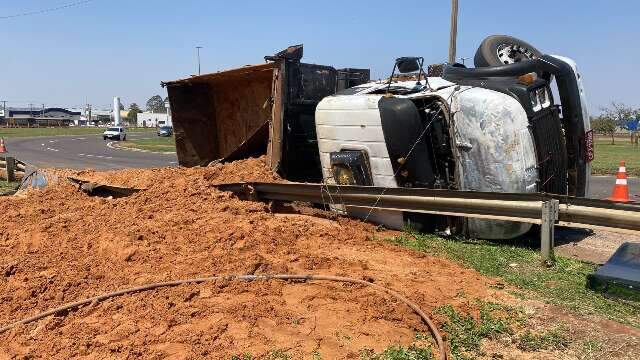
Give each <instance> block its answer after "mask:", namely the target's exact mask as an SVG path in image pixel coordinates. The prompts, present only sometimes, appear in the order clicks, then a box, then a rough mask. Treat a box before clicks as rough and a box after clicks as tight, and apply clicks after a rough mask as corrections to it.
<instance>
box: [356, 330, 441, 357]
mask: <svg viewBox="0 0 640 360" xmlns="http://www.w3.org/2000/svg"><path fill="white" fill-rule="evenodd" d="M428 339H430V337H429V336H428V335H422V334H417V335H416V338H415V339H414V341H413V343H412V344H411V345H409V346H407V347H403V346H400V345H391V346H389V347H388V348H386V349H385V350H384V351H383V352H382V353H380V354H377V353H376V352H375V351H373V350H372V349H363V350H361V351H360V360H432V359H435V356H434V355H433V350H432V349H431V346H429V345H428Z"/></svg>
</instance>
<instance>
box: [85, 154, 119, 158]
mask: <svg viewBox="0 0 640 360" xmlns="http://www.w3.org/2000/svg"><path fill="white" fill-rule="evenodd" d="M78 156H84V157H91V158H98V159H113V157H112V156H106V155H93V154H78Z"/></svg>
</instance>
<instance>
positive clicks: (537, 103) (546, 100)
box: [529, 87, 551, 111]
mask: <svg viewBox="0 0 640 360" xmlns="http://www.w3.org/2000/svg"><path fill="white" fill-rule="evenodd" d="M529 98H530V99H531V107H533V111H540V110H542V108H547V107H549V106H550V105H551V95H550V94H549V90H548V89H547V88H546V87H541V88H537V89H534V90H531V91H530V92H529Z"/></svg>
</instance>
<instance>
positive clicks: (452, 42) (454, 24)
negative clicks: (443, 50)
mask: <svg viewBox="0 0 640 360" xmlns="http://www.w3.org/2000/svg"><path fill="white" fill-rule="evenodd" d="M457 38H458V0H451V33H450V35H449V64H453V63H455V62H456V39H457Z"/></svg>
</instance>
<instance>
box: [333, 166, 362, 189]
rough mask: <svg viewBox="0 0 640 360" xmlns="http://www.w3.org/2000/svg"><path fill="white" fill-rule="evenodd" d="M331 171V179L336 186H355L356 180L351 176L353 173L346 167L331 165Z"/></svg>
mask: <svg viewBox="0 0 640 360" xmlns="http://www.w3.org/2000/svg"><path fill="white" fill-rule="evenodd" d="M331 170H333V178H334V179H335V181H336V184H338V185H355V184H356V179H355V178H354V176H353V172H352V171H351V169H349V168H348V167H346V166H343V165H333V166H331Z"/></svg>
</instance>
